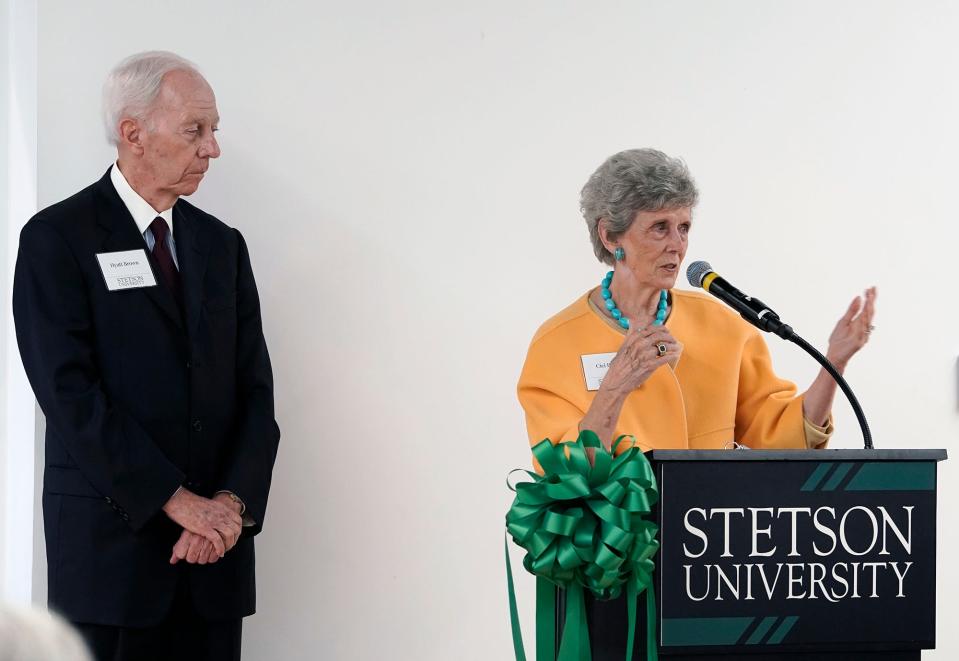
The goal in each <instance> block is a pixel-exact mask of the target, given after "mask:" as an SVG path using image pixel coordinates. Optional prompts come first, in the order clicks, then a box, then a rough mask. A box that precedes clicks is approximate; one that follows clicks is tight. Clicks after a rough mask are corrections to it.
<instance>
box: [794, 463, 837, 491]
mask: <svg viewBox="0 0 959 661" xmlns="http://www.w3.org/2000/svg"><path fill="white" fill-rule="evenodd" d="M830 468H832V464H828V463H822V464H819V465H818V466H816V470H814V471H813V472H812V475H810V476H809V479H808V480H806V483H805V484H803V485H802V488H800V489H799V490H800V491H815V490H816V489H817V488H818V487H819V483H820V482H822V480H823V478H824V477H826V473H828V472H829V469H830Z"/></svg>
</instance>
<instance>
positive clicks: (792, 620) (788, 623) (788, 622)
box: [766, 615, 799, 645]
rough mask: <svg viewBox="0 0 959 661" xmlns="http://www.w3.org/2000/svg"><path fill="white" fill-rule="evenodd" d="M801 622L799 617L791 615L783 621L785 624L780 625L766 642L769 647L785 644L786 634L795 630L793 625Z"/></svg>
mask: <svg viewBox="0 0 959 661" xmlns="http://www.w3.org/2000/svg"><path fill="white" fill-rule="evenodd" d="M798 620H799V616H798V615H790V616H789V617H787V618H786V619H784V620H783V623H782V624H780V625H779V628H778V629H776V630H775V631H774V632H773V635H771V636H770V637H769V640H767V641H766V644H767V645H778V644H779V643H781V642H783V638H785V637H786V634H788V633H789V632H790V630H791V629H792V628H793V625H795V624H796V622H797V621H798Z"/></svg>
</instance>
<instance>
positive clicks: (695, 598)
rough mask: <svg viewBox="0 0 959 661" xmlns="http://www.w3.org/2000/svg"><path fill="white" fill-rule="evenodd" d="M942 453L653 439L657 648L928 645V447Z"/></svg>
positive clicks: (931, 525) (932, 480)
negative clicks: (771, 448)
mask: <svg viewBox="0 0 959 661" xmlns="http://www.w3.org/2000/svg"><path fill="white" fill-rule="evenodd" d="M944 458H945V452H943V451H895V450H873V451H858V450H835V451H831V450H826V451H819V452H759V451H751V450H733V451H725V452H664V451H657V452H654V453H652V459H653V462H654V465H655V467H656V475H657V479H658V481H659V488H660V493H661V498H662V500H661V504H660V511H659V516H658V519H659V522H660V542H661V544H662V546H661V549H660V552H659V555H658V558H657V560H656V566H657V570H656V571H657V575H656V579H655V583H656V589H657V598H658V602H659V608H658V616H659V620H660V627H659V638H660V640H659V643H660V649H661V650H662V653H663V654H664V655H668V654H670V652H671V651H672V652H675V653H680V654H681V653H686V654H688V653H692V652H704V651H709V652H711V653H713V654H731V655H732V656H733V657H734V658H735V656H736V655H742V656H744V655H746V654H750V653H766V654H770V653H772V652H774V651H775V652H776V653H777V654H780V655H782V654H786V653H788V652H790V651H795V652H798V651H802V650H806V651H810V650H817V649H818V650H827V649H828V650H832V651H839V650H896V649H915V650H918V649H928V648H931V647H933V646H934V644H935V615H934V612H935V611H934V609H935V588H936V585H935V577H936V552H935V551H936V535H935V526H936V461H938V460H941V459H944ZM916 654H917V657H916V658H918V652H916ZM904 658H905V657H904ZM910 658H911V657H910Z"/></svg>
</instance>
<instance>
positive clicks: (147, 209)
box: [110, 163, 180, 270]
mask: <svg viewBox="0 0 959 661" xmlns="http://www.w3.org/2000/svg"><path fill="white" fill-rule="evenodd" d="M110 181H112V182H113V187H114V188H116V189H117V194H118V195H119V196H120V199H121V200H123V204H124V205H125V206H126V208H127V210H128V211H129V212H130V215H131V216H133V222H135V223H136V224H137V229H138V230H140V234H142V235H143V240H144V241H146V243H147V248H148V249H149V250H150V252H153V246H154V245H156V239H155V238H154V237H153V230H151V229H150V223H152V222H153V221H154V219H155V218H156V217H157V216H159V217H160V218H162V219H163V220H165V221H166V224H167V227H168V228H169V229H170V231H169V232H167V235H166V246H167V249H168V250H169V251H170V255H172V256H173V264H174V265H175V266H176V268H177V270H180V262H179V261H178V260H177V257H176V240H175V239H174V238H173V208H172V207H171V208H169V209H166V210H165V211H157V210H156V209H154V208H153V207H151V206H150V203H149V202H147V201H146V200H144V199H143V198H142V197H140V194H139V193H137V192H136V191H135V190H133V187H132V186H130V183H129V182H128V181H127V179H126V177H124V176H123V173H122V172H120V167H119V166H118V165H117V164H116V163H114V164H113V167H112V168H110Z"/></svg>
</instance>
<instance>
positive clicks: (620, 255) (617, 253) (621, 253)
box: [613, 246, 626, 262]
mask: <svg viewBox="0 0 959 661" xmlns="http://www.w3.org/2000/svg"><path fill="white" fill-rule="evenodd" d="M613 258H614V259H615V260H616V261H617V262H621V261H623V260H624V259H626V251H625V250H623V247H622V246H620V247H618V248H616V250H614V251H613Z"/></svg>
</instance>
